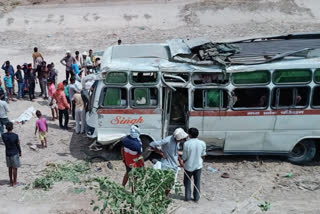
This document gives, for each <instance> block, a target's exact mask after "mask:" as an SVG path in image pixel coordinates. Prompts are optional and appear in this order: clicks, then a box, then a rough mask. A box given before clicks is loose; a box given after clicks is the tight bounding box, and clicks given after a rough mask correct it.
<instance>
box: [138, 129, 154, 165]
mask: <svg viewBox="0 0 320 214" xmlns="http://www.w3.org/2000/svg"><path fill="white" fill-rule="evenodd" d="M140 140H141V142H142V156H143V159H144V160H148V158H149V156H150V155H151V152H152V151H151V150H150V146H149V144H150V143H151V142H152V139H151V138H150V137H148V136H146V135H142V136H140Z"/></svg>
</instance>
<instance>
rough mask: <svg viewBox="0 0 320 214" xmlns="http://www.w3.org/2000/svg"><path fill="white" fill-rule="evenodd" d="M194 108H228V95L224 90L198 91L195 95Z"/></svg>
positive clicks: (195, 91)
mask: <svg viewBox="0 0 320 214" xmlns="http://www.w3.org/2000/svg"><path fill="white" fill-rule="evenodd" d="M193 107H194V108H201V109H210V108H227V107H228V93H227V91H226V90H223V89H215V88H214V89H196V90H194V93H193Z"/></svg>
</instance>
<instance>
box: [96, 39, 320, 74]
mask: <svg viewBox="0 0 320 214" xmlns="http://www.w3.org/2000/svg"><path fill="white" fill-rule="evenodd" d="M319 57H320V34H289V35H284V36H277V37H267V38H254V39H251V40H250V39H248V40H243V41H236V42H230V43H213V42H211V41H210V40H206V39H191V40H182V39H175V40H168V41H167V42H166V43H159V44H134V45H120V46H112V47H109V48H108V49H107V50H106V51H105V52H104V55H103V60H102V72H108V71H126V70H130V71H161V72H193V71H202V72H212V71H216V72H219V71H221V72H222V71H226V72H242V71H254V70H260V69H266V65H267V69H276V68H277V69H281V68H282V67H284V68H288V66H289V67H291V66H292V67H294V68H306V67H307V68H318V67H319V63H320V58H319Z"/></svg>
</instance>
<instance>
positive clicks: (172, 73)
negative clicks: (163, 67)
mask: <svg viewBox="0 0 320 214" xmlns="http://www.w3.org/2000/svg"><path fill="white" fill-rule="evenodd" d="M160 73H161V75H163V74H168V75H172V76H174V75H175V74H186V75H188V81H186V83H184V82H175V81H173V82H167V81H166V83H169V84H170V83H172V84H175V83H176V84H181V83H183V84H188V83H189V82H190V81H191V78H192V75H190V73H188V72H180V71H179V72H170V71H169V72H160ZM176 76H178V75H176ZM163 78H164V79H165V77H163ZM181 78H182V77H181ZM182 79H183V78H182Z"/></svg>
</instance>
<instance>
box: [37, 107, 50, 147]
mask: <svg viewBox="0 0 320 214" xmlns="http://www.w3.org/2000/svg"><path fill="white" fill-rule="evenodd" d="M36 115H37V117H38V118H39V119H38V120H37V122H36V130H35V132H34V135H37V131H38V130H39V138H40V141H41V146H42V148H44V147H47V137H46V132H48V124H47V120H46V118H44V117H42V114H41V112H40V111H39V110H37V111H36Z"/></svg>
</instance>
